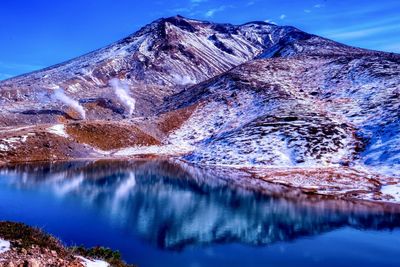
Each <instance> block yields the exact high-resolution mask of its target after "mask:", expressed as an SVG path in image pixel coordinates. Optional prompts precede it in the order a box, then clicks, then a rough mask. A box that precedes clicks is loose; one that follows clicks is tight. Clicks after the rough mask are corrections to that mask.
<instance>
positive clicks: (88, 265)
mask: <svg viewBox="0 0 400 267" xmlns="http://www.w3.org/2000/svg"><path fill="white" fill-rule="evenodd" d="M77 258H79V259H81V260H82V262H81V263H82V264H83V266H85V267H108V266H110V264H108V263H107V262H105V261H102V260H89V259H86V258H84V257H82V256H77Z"/></svg>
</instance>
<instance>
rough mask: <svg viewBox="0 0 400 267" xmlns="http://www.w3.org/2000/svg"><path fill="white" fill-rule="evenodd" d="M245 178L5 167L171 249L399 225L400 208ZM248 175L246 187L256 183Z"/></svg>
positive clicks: (129, 164) (10, 174)
mask: <svg viewBox="0 0 400 267" xmlns="http://www.w3.org/2000/svg"><path fill="white" fill-rule="evenodd" d="M240 179H241V178H238V175H236V176H235V175H230V174H229V173H224V172H216V171H214V172H213V171H206V170H203V169H196V168H193V167H190V166H189V165H185V164H183V163H177V162H167V161H125V162H122V161H121V162H120V161H111V162H109V161H98V162H70V163H55V164H26V165H17V166H14V167H9V168H6V169H1V170H0V182H1V184H2V186H3V184H6V185H7V186H12V187H17V188H20V189H23V188H25V189H26V188H29V189H33V190H35V189H39V188H45V190H47V191H50V192H51V193H52V194H54V195H55V196H56V197H57V198H65V197H68V196H74V197H78V198H79V199H80V201H81V202H84V203H85V205H89V206H90V207H92V208H95V209H97V210H101V211H102V212H101V213H102V215H104V216H107V217H108V218H109V220H111V221H112V222H113V223H114V224H118V226H120V227H122V228H123V229H125V230H126V231H129V232H133V233H135V234H136V235H138V236H140V237H141V238H143V239H144V240H146V241H147V242H150V243H151V244H154V245H156V246H157V247H159V248H162V249H167V250H182V249H185V248H186V247H187V246H197V245H208V244H215V243H230V242H232V243H233V242H235V243H242V244H249V245H256V246H258V245H266V244H271V243H274V242H277V241H290V240H294V239H297V238H301V237H304V236H314V235H319V234H321V233H324V232H328V231H332V230H335V229H338V228H342V227H352V228H357V229H368V230H391V229H394V228H397V227H400V213H398V212H397V210H396V208H395V207H391V206H387V205H380V204H375V203H369V202H357V201H351V202H350V201H343V200H342V201H341V200H334V199H329V198H325V199H321V197H316V196H305V195H301V194H299V193H295V194H294V195H290V194H288V193H282V191H284V190H286V191H287V190H288V189H282V188H280V189H281V190H280V191H279V188H278V187H276V186H273V185H263V191H264V193H260V192H254V191H252V190H249V189H243V188H239V187H237V186H235V184H237V183H242V182H243V181H244V180H243V181H240ZM244 179H246V180H247V182H244V183H248V184H247V185H246V184H244V186H245V187H247V188H251V187H255V186H257V181H251V178H249V177H245V178H244ZM254 183H255V184H254ZM268 192H269V193H268ZM279 192H281V193H279ZM279 194H283V195H282V196H279Z"/></svg>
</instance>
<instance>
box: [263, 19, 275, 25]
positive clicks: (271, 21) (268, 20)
mask: <svg viewBox="0 0 400 267" xmlns="http://www.w3.org/2000/svg"><path fill="white" fill-rule="evenodd" d="M264 21H265V22H266V23H271V24H275V25H276V24H277V23H276V22H275V21H273V20H270V19H266V20H264Z"/></svg>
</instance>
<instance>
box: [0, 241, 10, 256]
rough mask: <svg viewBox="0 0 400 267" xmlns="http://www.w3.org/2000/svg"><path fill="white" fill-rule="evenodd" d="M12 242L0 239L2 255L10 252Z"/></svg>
mask: <svg viewBox="0 0 400 267" xmlns="http://www.w3.org/2000/svg"><path fill="white" fill-rule="evenodd" d="M10 246H11V244H10V241H7V240H4V239H1V238H0V254H1V253H4V252H7V251H9V250H10Z"/></svg>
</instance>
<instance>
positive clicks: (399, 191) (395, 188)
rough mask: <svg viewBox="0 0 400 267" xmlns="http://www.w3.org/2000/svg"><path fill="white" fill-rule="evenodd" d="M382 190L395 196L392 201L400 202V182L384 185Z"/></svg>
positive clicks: (385, 193)
mask: <svg viewBox="0 0 400 267" xmlns="http://www.w3.org/2000/svg"><path fill="white" fill-rule="evenodd" d="M381 192H382V194H383V195H388V196H391V197H393V199H392V201H394V202H400V184H395V185H385V186H382V189H381Z"/></svg>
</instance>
